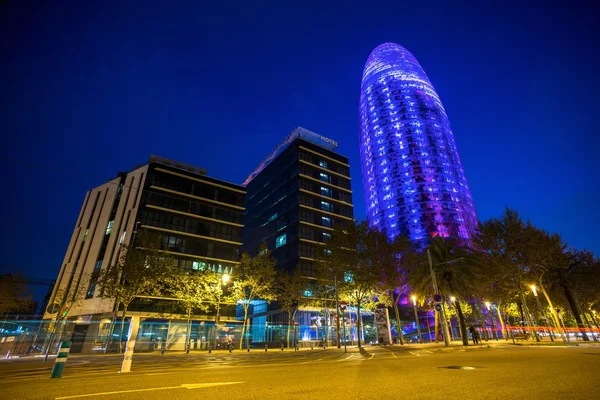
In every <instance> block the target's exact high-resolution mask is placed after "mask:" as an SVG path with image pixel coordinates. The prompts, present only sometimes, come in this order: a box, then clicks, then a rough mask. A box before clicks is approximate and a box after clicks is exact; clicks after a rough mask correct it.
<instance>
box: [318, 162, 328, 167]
mask: <svg viewBox="0 0 600 400" xmlns="http://www.w3.org/2000/svg"><path fill="white" fill-rule="evenodd" d="M319 166H321V167H323V168H327V161H325V160H321V161H319Z"/></svg>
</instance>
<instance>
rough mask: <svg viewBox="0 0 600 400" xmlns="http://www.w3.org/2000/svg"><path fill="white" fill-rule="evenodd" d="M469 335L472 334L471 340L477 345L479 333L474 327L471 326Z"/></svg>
mask: <svg viewBox="0 0 600 400" xmlns="http://www.w3.org/2000/svg"><path fill="white" fill-rule="evenodd" d="M469 333H471V339H473V344H477V331H476V330H475V328H474V327H473V325H471V326H469Z"/></svg>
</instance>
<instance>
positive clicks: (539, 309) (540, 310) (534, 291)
mask: <svg viewBox="0 0 600 400" xmlns="http://www.w3.org/2000/svg"><path fill="white" fill-rule="evenodd" d="M531 291H532V292H533V297H535V303H536V304H537V308H538V311H539V312H540V315H541V316H542V319H543V320H544V325H545V326H546V330H547V331H548V336H550V341H552V342H554V338H553V337H552V332H550V328H549V327H548V318H546V314H544V310H542V303H540V298H539V297H538V295H537V290H536V288H535V286H532V287H531Z"/></svg>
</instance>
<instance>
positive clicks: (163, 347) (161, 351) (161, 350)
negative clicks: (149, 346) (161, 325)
mask: <svg viewBox="0 0 600 400" xmlns="http://www.w3.org/2000/svg"><path fill="white" fill-rule="evenodd" d="M166 347H167V345H166V343H164V342H163V344H162V345H161V346H160V354H165V349H166Z"/></svg>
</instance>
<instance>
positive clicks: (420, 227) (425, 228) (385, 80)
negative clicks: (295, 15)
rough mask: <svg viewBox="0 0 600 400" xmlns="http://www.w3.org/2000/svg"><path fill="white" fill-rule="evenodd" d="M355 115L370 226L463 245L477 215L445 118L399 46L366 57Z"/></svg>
mask: <svg viewBox="0 0 600 400" xmlns="http://www.w3.org/2000/svg"><path fill="white" fill-rule="evenodd" d="M359 114H360V155H361V167H362V173H363V183H364V187H365V203H366V207H367V218H368V220H369V224H370V225H371V226H377V227H379V228H380V229H385V230H386V231H387V232H388V236H390V237H395V236H397V235H399V234H403V235H406V236H408V237H409V238H411V239H412V240H413V241H422V240H425V239H428V238H429V237H435V236H440V237H455V238H458V239H460V240H462V241H463V242H465V243H467V244H469V243H470V240H471V237H472V235H473V233H474V231H475V229H476V227H477V216H476V213H475V207H474V206H473V199H472V196H471V192H470V190H469V187H468V185H467V179H466V177H465V173H464V170H463V166H462V163H461V161H460V158H459V155H458V151H457V148H456V143H455V141H454V135H453V133H452V130H451V128H450V123H449V121H448V117H447V115H446V112H445V110H444V107H443V106H442V103H441V101H440V99H439V96H438V95H437V93H436V92H435V90H434V88H433V85H432V84H431V82H430V81H429V78H428V77H427V75H426V74H425V72H424V71H423V69H422V67H421V65H420V64H419V63H418V61H417V60H416V59H415V57H414V56H413V55H412V54H411V53H409V52H408V51H407V50H406V49H404V48H403V47H402V46H399V45H397V44H395V43H384V44H382V45H380V46H379V47H377V48H376V49H375V50H373V52H372V53H371V54H370V56H369V58H368V60H367V63H366V65H365V69H364V72H363V78H362V84H361V96H360V110H359Z"/></svg>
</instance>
